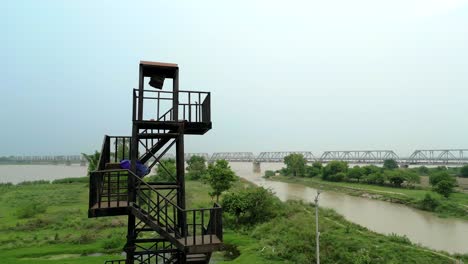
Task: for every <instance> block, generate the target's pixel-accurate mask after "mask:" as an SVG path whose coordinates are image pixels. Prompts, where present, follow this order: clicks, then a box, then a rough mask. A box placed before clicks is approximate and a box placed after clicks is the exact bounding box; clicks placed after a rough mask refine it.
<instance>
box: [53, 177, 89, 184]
mask: <svg viewBox="0 0 468 264" xmlns="http://www.w3.org/2000/svg"><path fill="white" fill-rule="evenodd" d="M88 182H89V178H88V177H79V178H63V179H57V180H54V181H52V184H70V183H88Z"/></svg>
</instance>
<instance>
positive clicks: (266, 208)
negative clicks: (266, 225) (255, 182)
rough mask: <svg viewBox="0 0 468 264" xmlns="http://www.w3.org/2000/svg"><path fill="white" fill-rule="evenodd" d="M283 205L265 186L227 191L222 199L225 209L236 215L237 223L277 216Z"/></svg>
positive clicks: (260, 220)
mask: <svg viewBox="0 0 468 264" xmlns="http://www.w3.org/2000/svg"><path fill="white" fill-rule="evenodd" d="M281 206H282V204H281V202H280V201H279V199H278V198H277V197H276V196H275V195H274V194H273V193H272V192H271V191H270V190H268V189H265V188H263V187H255V188H248V189H245V190H242V191H240V192H237V193H227V194H226V195H224V197H223V200H222V207H223V209H224V211H225V212H227V213H230V214H233V215H234V216H235V217H236V224H247V223H248V224H255V223H259V222H264V221H266V220H269V219H271V218H272V217H275V216H276V215H277V214H278V212H280V211H281V210H280V209H281Z"/></svg>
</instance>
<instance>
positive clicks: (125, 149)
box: [110, 139, 130, 161]
mask: <svg viewBox="0 0 468 264" xmlns="http://www.w3.org/2000/svg"><path fill="white" fill-rule="evenodd" d="M114 144H117V159H116V160H117V161H122V160H123V159H130V140H126V141H125V145H124V142H123V140H122V139H120V140H118V141H117V142H116V143H114ZM115 147H116V146H115V145H114V146H112V148H111V149H113V150H114V151H115ZM110 155H111V157H114V156H115V155H116V154H115V152H111V154H110Z"/></svg>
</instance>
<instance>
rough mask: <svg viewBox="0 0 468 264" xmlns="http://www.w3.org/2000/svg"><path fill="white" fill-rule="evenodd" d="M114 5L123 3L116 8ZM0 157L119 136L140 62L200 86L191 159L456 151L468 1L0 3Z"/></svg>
mask: <svg viewBox="0 0 468 264" xmlns="http://www.w3.org/2000/svg"><path fill="white" fill-rule="evenodd" d="M124 2H125V3H124ZM1 9H2V15H1V16H0V23H1V27H0V34H1V37H2V41H1V42H0V56H1V60H0V72H1V73H0V87H1V91H2V92H1V96H0V105H1V112H0V113H1V114H0V122H1V126H2V127H1V130H0V131H1V132H0V133H1V134H0V135H1V137H0V156H2V155H10V154H12V155H23V154H33V155H35V154H77V153H80V152H90V151H93V150H95V149H100V145H101V143H102V137H103V135H104V134H109V135H129V134H130V132H131V89H132V88H133V87H136V86H137V83H138V63H139V61H140V60H154V61H163V62H174V63H178V64H179V67H180V84H181V88H182V89H184V90H189V89H194V90H206V91H211V92H212V118H213V129H212V130H211V131H210V132H208V133H207V134H206V135H205V136H190V137H188V138H187V139H186V151H187V152H216V151H253V152H260V151H280V150H310V151H312V152H314V153H316V155H317V154H320V152H321V151H323V150H352V149H393V150H395V151H396V152H397V153H399V154H400V155H403V156H404V155H405V154H408V153H410V152H411V151H412V150H414V149H418V148H468V118H467V113H468V103H467V102H468V101H467V98H468V2H467V1H462V0H391V1H375V0H368V1H363V0H357V1H347V0H346V1H334V0H329V1H310V0H308V1H272V0H269V1H238V0H237V1H230V2H228V1H177V2H176V1H147V2H145V3H142V2H136V1H5V2H3V3H2V4H1Z"/></svg>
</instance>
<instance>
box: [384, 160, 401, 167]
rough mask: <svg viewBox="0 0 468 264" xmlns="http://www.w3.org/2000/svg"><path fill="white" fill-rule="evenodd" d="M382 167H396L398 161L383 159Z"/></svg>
mask: <svg viewBox="0 0 468 264" xmlns="http://www.w3.org/2000/svg"><path fill="white" fill-rule="evenodd" d="M383 168H384V169H387V170H394V169H398V163H397V162H396V160H394V159H386V160H384V164H383Z"/></svg>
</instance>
